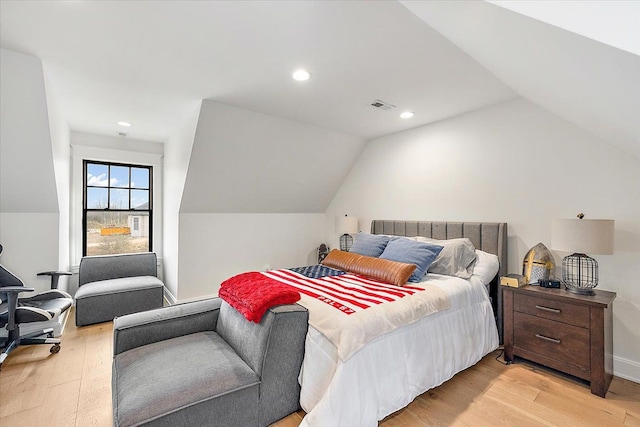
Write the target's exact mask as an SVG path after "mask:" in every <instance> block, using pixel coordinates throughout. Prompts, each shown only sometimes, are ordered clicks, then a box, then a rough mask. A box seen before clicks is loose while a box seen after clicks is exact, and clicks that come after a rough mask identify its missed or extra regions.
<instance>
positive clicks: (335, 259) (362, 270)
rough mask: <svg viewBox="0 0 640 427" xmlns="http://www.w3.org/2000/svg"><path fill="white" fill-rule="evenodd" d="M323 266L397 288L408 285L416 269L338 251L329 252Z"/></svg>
mask: <svg viewBox="0 0 640 427" xmlns="http://www.w3.org/2000/svg"><path fill="white" fill-rule="evenodd" d="M322 265H326V266H327V267H332V268H337V269H339V270H344V271H348V272H351V273H355V274H361V275H363V276H367V277H371V278H372V279H376V280H380V281H382V282H386V283H391V284H393V285H397V286H403V285H404V284H406V283H407V280H409V277H411V274H412V273H413V270H415V269H416V265H415V264H406V263H403V262H396V261H390V260H387V259H381V258H374V257H369V256H364V255H359V254H355V253H352V252H344V251H339V250H337V249H334V250H332V251H331V252H329V255H327V257H326V258H325V259H324V261H322Z"/></svg>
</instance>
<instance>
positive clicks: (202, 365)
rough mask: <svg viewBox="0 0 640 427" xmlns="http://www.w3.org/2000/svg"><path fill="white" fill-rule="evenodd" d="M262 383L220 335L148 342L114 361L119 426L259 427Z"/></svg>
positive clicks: (205, 333)
mask: <svg viewBox="0 0 640 427" xmlns="http://www.w3.org/2000/svg"><path fill="white" fill-rule="evenodd" d="M259 385H260V380H259V379H258V376H257V375H256V374H255V373H254V372H253V370H251V368H249V366H247V364H246V363H245V362H244V361H243V360H242V359H241V358H240V357H239V356H238V355H237V354H236V352H235V351H234V350H233V349H232V348H231V347H230V346H229V345H228V344H227V343H226V342H225V341H224V340H223V339H222V338H221V337H220V336H219V335H218V334H217V333H215V332H212V331H209V332H199V333H195V334H191V335H185V336H182V337H178V338H173V339H169V340H165V341H160V342H157V343H153V344H148V345H145V346H142V347H137V348H134V349H132V350H128V351H125V352H124V353H121V354H119V355H117V356H116V357H115V359H114V362H113V384H112V386H113V396H114V406H113V411H114V424H115V425H116V426H132V425H140V424H143V423H144V424H146V425H174V426H175V425H194V426H196V425H197V426H231V425H242V426H254V425H256V424H257V419H258V414H257V412H256V408H257V407H258V398H259ZM147 423H148V424H147Z"/></svg>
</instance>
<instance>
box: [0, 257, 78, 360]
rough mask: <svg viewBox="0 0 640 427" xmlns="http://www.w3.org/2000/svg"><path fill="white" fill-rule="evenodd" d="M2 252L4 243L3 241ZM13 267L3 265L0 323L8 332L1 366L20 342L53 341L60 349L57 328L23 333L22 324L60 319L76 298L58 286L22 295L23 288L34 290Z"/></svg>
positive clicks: (56, 349) (53, 349)
mask: <svg viewBox="0 0 640 427" xmlns="http://www.w3.org/2000/svg"><path fill="white" fill-rule="evenodd" d="M0 255H2V245H0ZM33 291H35V289H33V288H26V287H25V286H24V283H22V281H21V280H20V279H18V278H17V277H16V276H14V275H13V274H12V273H11V272H10V271H9V270H7V269H6V268H4V267H3V266H2V265H0V327H1V328H6V329H7V331H8V336H7V338H6V341H5V342H3V343H1V344H0V349H2V353H0V369H2V363H3V362H4V361H5V359H6V358H7V356H9V353H11V352H12V351H13V350H15V349H16V348H17V347H18V346H20V345H31V344H53V346H52V347H51V350H50V351H51V353H57V352H59V351H60V339H58V338H53V328H47V329H43V330H40V331H36V332H32V333H29V334H25V335H23V336H20V324H22V323H32V322H46V321H49V320H55V319H57V318H58V317H59V316H60V315H61V314H62V313H64V312H65V311H67V310H68V309H69V307H71V305H72V304H73V298H71V295H69V294H68V293H66V292H62V291H60V290H57V289H51V290H48V291H44V292H40V293H39V294H37V295H35V296H32V297H30V298H18V294H19V293H21V292H33Z"/></svg>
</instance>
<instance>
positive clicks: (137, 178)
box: [131, 168, 149, 188]
mask: <svg viewBox="0 0 640 427" xmlns="http://www.w3.org/2000/svg"><path fill="white" fill-rule="evenodd" d="M131 187H132V188H149V169H142V168H131Z"/></svg>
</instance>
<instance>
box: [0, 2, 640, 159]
mask: <svg viewBox="0 0 640 427" xmlns="http://www.w3.org/2000/svg"><path fill="white" fill-rule="evenodd" d="M497 3H501V2H497ZM502 3H504V5H505V6H509V5H510V3H505V2H502ZM533 3H537V2H528V4H533ZM539 3H540V4H544V5H548V4H549V2H539ZM564 3H566V2H564ZM589 4H591V3H589ZM405 6H406V7H405ZM511 6H513V5H511ZM565 6H566V5H565ZM545 7H547V8H548V7H549V6H545ZM571 7H572V8H573V10H577V9H576V8H575V6H571ZM512 8H513V7H512ZM516 9H517V8H516ZM600 10H603V9H602V8H601V9H600ZM532 11H533V12H536V11H535V10H534V9H532V8H531V7H529V8H528V10H527V9H526V8H525V9H522V8H520V9H519V12H522V13H528V14H530V15H532V16H534V15H535V16H536V17H537V18H538V19H543V18H545V16H551V15H550V14H549V13H546V12H545V13H546V15H545V14H544V13H538V14H537V15H536V13H530V12H532ZM412 12H413V13H412ZM538 12H539V10H538ZM547 12H548V11H547ZM414 13H415V14H414ZM557 15H558V14H557V13H556V16H557ZM574 15H577V14H575V13H574ZM591 16H593V13H592V14H591ZM601 16H604V15H602V14H601ZM577 20H578V18H576V19H574V20H573V21H574V22H569V21H568V20H566V19H564V20H559V21H557V22H553V23H554V24H555V25H560V26H564V27H565V28H569V27H570V28H569V29H571V30H572V31H575V32H580V28H582V29H585V28H586V29H587V30H590V29H591V28H592V27H593V26H584V25H583V26H582V27H579V26H575V22H576V21H577ZM602 21H607V22H608V23H609V24H611V19H605V18H603V20H602ZM567 22H568V23H567ZM625 22H633V19H631V20H626V21H625ZM611 28H615V26H612V25H609V26H608V29H609V30H610V29H611ZM624 28H625V30H624V31H628V30H629V29H628V28H627V27H624ZM605 30H607V28H605ZM629 31H630V30H629ZM583 33H584V32H583ZM600 33H602V32H600ZM634 34H636V33H634ZM587 37H591V38H590V39H589V38H586V37H582V36H579V35H577V34H575V33H570V32H569V31H565V30H561V29H559V28H557V27H554V26H552V25H549V24H544V23H542V22H540V21H536V20H535V19H532V18H528V17H526V16H523V15H520V14H518V13H515V12H512V11H509V10H506V9H504V8H502V7H499V6H496V5H494V4H490V3H486V2H481V1H448V2H445V1H403V2H402V4H401V3H398V2H395V1H376V2H370V1H367V2H365V1H237V2H232V1H228V2H227V1H98V0H94V1H67V2H59V1H14V0H2V1H1V2H0V41H1V46H2V47H3V48H7V49H11V50H15V51H19V52H24V53H27V54H31V55H34V56H37V57H39V58H41V59H42V61H43V64H44V70H45V74H46V77H47V79H48V81H49V82H50V83H51V85H52V87H53V89H54V90H53V91H51V92H50V93H49V95H50V94H51V93H53V94H55V95H56V96H57V98H59V99H57V101H58V104H59V105H60V107H61V109H62V113H63V115H64V117H65V118H66V119H67V121H68V123H69V126H70V127H71V129H72V130H78V131H84V132H91V133H99V134H107V135H114V134H116V133H118V132H120V131H125V132H127V133H128V134H129V136H130V137H133V138H137V139H144V140H152V141H159V142H165V141H166V140H168V139H169V137H170V136H171V135H172V134H173V133H174V132H175V131H176V129H178V128H179V127H180V125H181V124H182V122H183V121H184V120H185V116H186V115H187V114H188V113H189V112H190V111H192V109H193V105H194V104H195V103H197V102H199V101H200V100H202V99H210V100H213V101H216V102H218V103H223V104H228V105H232V106H236V107H240V108H244V109H247V110H252V111H256V112H261V113H266V114H270V115H273V116H277V117H281V118H285V119H289V120H295V121H299V122H302V123H306V124H311V125H315V126H318V127H322V128H327V129H331V130H334V131H338V132H343V133H347V134H351V135H355V136H359V137H363V138H374V137H378V136H381V135H385V134H389V133H394V132H398V131H401V130H405V129H409V128H412V127H416V126H420V125H423V124H427V123H432V122H435V121H438V120H442V119H444V118H447V117H452V116H455V115H458V114H462V113H465V112H468V111H472V110H475V109H478V108H482V107H485V106H488V105H493V104H496V103H499V102H503V101H506V100H509V99H513V98H515V97H518V96H524V97H526V98H528V99H530V100H532V101H533V102H535V103H537V104H539V105H541V106H543V107H545V108H547V109H549V110H550V111H552V112H554V113H556V114H558V115H560V116H561V117H563V118H565V119H568V120H570V121H572V122H574V123H576V124H578V125H579V126H582V127H584V128H585V129H587V130H589V131H591V132H592V133H594V134H596V135H598V136H600V137H601V138H603V139H605V140H606V141H608V142H610V143H612V144H614V145H617V146H618V147H620V148H621V149H622V150H624V151H625V152H627V153H629V154H631V155H632V156H635V157H636V158H640V130H639V128H638V126H640V125H639V124H640V120H636V118H637V117H638V113H639V112H640V107H639V104H638V102H640V96H639V95H640V93H639V90H640V89H639V86H638V85H639V84H640V79H638V78H637V75H640V69H639V68H638V64H639V63H640V62H639V58H640V57H638V56H637V55H635V54H632V53H628V52H625V51H622V50H619V49H616V48H613V47H610V46H608V45H606V44H603V43H599V42H597V41H594V40H593V39H596V40H600V41H603V42H604V43H612V44H614V45H615V44H616V42H615V40H616V39H615V38H608V39H607V38H606V37H604V38H603V37H598V35H597V34H596V33H595V32H592V33H591V34H587ZM617 40H620V37H619V36H618V38H617ZM622 40H623V42H624V37H622ZM623 44H624V43H623ZM618 45H620V43H618ZM627 46H631V48H628V50H633V46H634V44H633V43H631V44H628V43H627ZM298 67H306V68H308V69H309V70H310V71H311V72H312V73H313V77H312V79H311V80H309V81H308V82H306V83H299V82H295V81H293V80H292V79H291V78H290V75H291V72H292V71H293V70H294V69H295V68H298ZM374 99H382V100H384V101H387V102H389V103H391V104H394V105H397V106H398V108H397V109H395V110H392V111H390V112H383V111H379V110H375V109H373V108H372V107H370V106H369V105H368V104H369V103H370V102H371V101H373V100H374ZM404 110H412V111H415V112H416V116H415V117H414V118H413V119H411V120H401V119H399V118H398V115H399V113H400V112H401V111H404ZM120 120H126V121H130V122H132V123H133V124H134V126H133V127H131V128H128V129H124V128H121V127H119V126H118V125H117V124H116V122H118V121H120Z"/></svg>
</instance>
